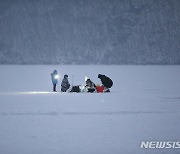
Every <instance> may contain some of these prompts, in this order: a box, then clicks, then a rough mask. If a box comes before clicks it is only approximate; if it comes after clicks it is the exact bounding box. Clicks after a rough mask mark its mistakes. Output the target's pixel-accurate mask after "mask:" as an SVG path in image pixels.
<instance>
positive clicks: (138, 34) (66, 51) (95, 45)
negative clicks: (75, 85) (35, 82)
mask: <svg viewBox="0 0 180 154" xmlns="http://www.w3.org/2000/svg"><path fill="white" fill-rule="evenodd" d="M179 27H180V0H0V64H180V28H179Z"/></svg>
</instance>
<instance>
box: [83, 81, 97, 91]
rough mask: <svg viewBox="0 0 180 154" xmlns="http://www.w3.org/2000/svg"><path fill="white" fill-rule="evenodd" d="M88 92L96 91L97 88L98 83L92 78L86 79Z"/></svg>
mask: <svg viewBox="0 0 180 154" xmlns="http://www.w3.org/2000/svg"><path fill="white" fill-rule="evenodd" d="M85 87H86V88H87V90H88V92H94V91H95V90H96V88H95V87H96V85H95V84H94V83H93V82H92V81H91V79H87V80H86V86H85Z"/></svg>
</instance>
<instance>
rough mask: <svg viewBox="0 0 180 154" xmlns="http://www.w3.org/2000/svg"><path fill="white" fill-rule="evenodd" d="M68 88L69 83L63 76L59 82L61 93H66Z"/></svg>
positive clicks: (65, 76)
mask: <svg viewBox="0 0 180 154" xmlns="http://www.w3.org/2000/svg"><path fill="white" fill-rule="evenodd" d="M69 88H70V83H69V81H68V75H67V74H66V75H64V78H63V80H62V82H61V91H62V92H66V91H67V90H68V89H69Z"/></svg>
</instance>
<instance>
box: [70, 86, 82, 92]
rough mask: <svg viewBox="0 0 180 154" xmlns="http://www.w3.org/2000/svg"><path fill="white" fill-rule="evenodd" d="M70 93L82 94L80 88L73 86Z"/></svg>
mask: <svg viewBox="0 0 180 154" xmlns="http://www.w3.org/2000/svg"><path fill="white" fill-rule="evenodd" d="M70 92H77V93H79V92H80V88H79V86H73V87H72V89H71V91H70Z"/></svg>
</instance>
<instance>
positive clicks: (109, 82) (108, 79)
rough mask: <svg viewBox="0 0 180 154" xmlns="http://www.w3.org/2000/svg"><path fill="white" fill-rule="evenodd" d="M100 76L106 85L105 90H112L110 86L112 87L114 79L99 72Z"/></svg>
mask: <svg viewBox="0 0 180 154" xmlns="http://www.w3.org/2000/svg"><path fill="white" fill-rule="evenodd" d="M98 78H99V79H100V80H101V82H102V84H103V86H104V92H110V90H109V88H111V87H112V85H113V81H112V80H111V79H110V78H109V77H107V76H105V75H102V74H99V75H98Z"/></svg>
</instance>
